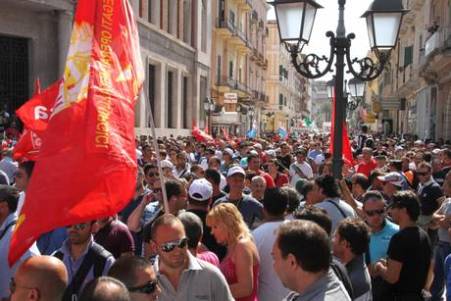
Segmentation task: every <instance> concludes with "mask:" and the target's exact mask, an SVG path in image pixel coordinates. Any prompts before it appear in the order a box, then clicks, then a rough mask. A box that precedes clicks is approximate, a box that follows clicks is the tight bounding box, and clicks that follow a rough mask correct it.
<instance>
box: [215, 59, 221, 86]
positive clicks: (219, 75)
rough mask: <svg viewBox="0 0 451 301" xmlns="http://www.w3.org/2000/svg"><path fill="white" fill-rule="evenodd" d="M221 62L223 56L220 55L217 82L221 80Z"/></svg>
mask: <svg viewBox="0 0 451 301" xmlns="http://www.w3.org/2000/svg"><path fill="white" fill-rule="evenodd" d="M221 63H222V60H221V56H220V55H218V65H217V67H216V82H217V83H220V82H221V69H222V68H221Z"/></svg>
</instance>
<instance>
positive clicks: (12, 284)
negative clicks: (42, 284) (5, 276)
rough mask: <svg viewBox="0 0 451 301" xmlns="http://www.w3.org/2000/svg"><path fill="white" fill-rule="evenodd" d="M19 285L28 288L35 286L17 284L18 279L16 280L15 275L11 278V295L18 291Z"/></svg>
mask: <svg viewBox="0 0 451 301" xmlns="http://www.w3.org/2000/svg"><path fill="white" fill-rule="evenodd" d="M19 287H21V288H26V289H29V290H31V289H34V288H33V287H27V286H19V285H17V283H16V281H15V280H14V277H12V278H11V280H10V281H9V291H10V293H11V295H13V294H14V293H15V292H16V290H17V288H19Z"/></svg>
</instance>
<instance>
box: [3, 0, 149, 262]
mask: <svg viewBox="0 0 451 301" xmlns="http://www.w3.org/2000/svg"><path fill="white" fill-rule="evenodd" d="M143 79H144V73H143V67H142V63H141V57H140V47H139V41H138V31H137V28H136V24H135V22H134V19H133V15H132V9H131V7H130V4H129V1H128V0H79V1H78V5H77V11H76V14H75V20H74V26H73V30H72V37H71V44H70V47H69V51H68V57H67V62H66V68H65V72H64V78H63V83H62V84H61V86H60V91H59V95H58V98H57V100H56V103H55V105H54V107H53V112H52V114H51V116H50V119H49V122H48V127H47V130H46V131H45V132H44V134H43V137H42V148H41V151H40V154H39V160H38V161H37V162H36V165H35V169H34V171H33V177H32V179H31V181H30V183H29V186H28V188H27V194H26V200H25V204H24V207H23V209H22V212H21V215H20V217H19V220H18V223H17V225H16V228H15V231H14V234H13V237H12V239H11V246H10V252H9V258H8V259H9V263H10V264H13V263H14V262H15V261H16V260H17V259H18V258H19V257H20V256H21V254H23V252H24V251H26V250H27V249H28V248H29V247H30V246H31V244H32V243H33V242H34V241H35V240H36V239H37V238H38V237H39V236H40V234H42V233H44V232H47V231H50V230H52V229H54V228H57V227H62V226H65V225H70V224H76V223H81V222H85V221H89V220H94V219H98V218H102V217H106V216H111V215H113V214H115V213H116V212H118V211H119V210H121V209H122V208H123V207H124V206H125V205H126V204H127V202H128V201H129V200H130V199H131V197H132V196H133V193H134V190H135V185H136V172H137V165H136V151H135V135H134V107H135V102H136V99H137V97H138V93H139V90H140V88H141V86H142V82H143Z"/></svg>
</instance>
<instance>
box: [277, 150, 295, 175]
mask: <svg viewBox="0 0 451 301" xmlns="http://www.w3.org/2000/svg"><path fill="white" fill-rule="evenodd" d="M277 160H278V161H279V163H280V165H282V166H279V171H280V172H285V171H286V170H287V169H290V165H291V163H292V159H291V155H290V154H288V155H286V156H283V157H282V156H278V157H277Z"/></svg>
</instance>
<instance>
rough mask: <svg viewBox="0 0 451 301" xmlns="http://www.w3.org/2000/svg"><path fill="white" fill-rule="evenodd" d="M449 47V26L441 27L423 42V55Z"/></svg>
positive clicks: (450, 45)
mask: <svg viewBox="0 0 451 301" xmlns="http://www.w3.org/2000/svg"><path fill="white" fill-rule="evenodd" d="M450 48H451V27H441V28H439V29H438V30H437V31H436V32H434V33H433V34H432V35H431V36H430V37H429V38H428V39H427V40H426V42H425V45H424V56H425V57H429V56H430V55H432V54H433V53H435V52H438V51H441V50H444V49H450Z"/></svg>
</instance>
